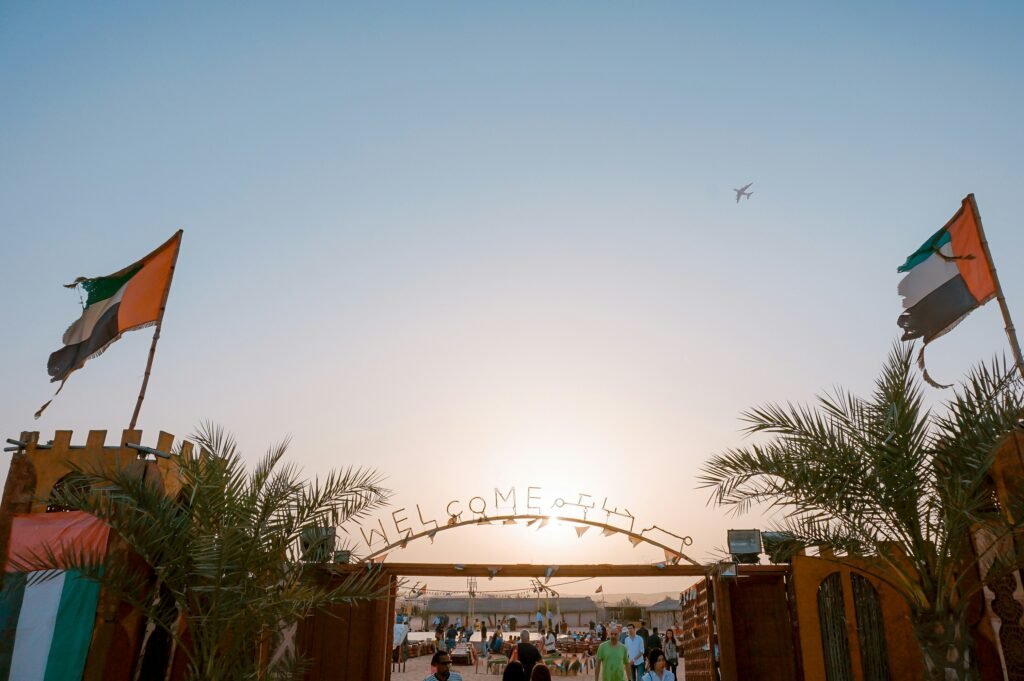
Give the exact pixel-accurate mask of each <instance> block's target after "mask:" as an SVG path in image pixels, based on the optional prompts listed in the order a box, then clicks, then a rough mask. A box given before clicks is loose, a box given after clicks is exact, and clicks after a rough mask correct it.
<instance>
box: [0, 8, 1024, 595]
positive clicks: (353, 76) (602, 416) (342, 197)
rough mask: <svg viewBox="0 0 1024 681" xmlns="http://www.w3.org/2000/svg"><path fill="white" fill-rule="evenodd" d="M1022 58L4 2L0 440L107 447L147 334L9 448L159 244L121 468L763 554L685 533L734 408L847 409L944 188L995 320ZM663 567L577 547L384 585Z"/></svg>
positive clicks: (736, 32)
mask: <svg viewBox="0 0 1024 681" xmlns="http://www.w3.org/2000/svg"><path fill="white" fill-rule="evenodd" d="M893 5H896V6H893ZM1022 34H1024V7H1022V6H1021V5H1020V4H1019V3H1010V2H1004V3H976V4H973V5H972V6H971V7H970V8H969V9H965V8H964V6H963V5H962V4H961V3H953V2H928V3H924V2H921V3H873V2H869V3H856V4H852V3H851V4H850V6H847V7H829V6H825V5H823V4H822V3H788V2H779V3H767V4H766V3H728V4H714V3H711V4H708V3H673V2H653V1H652V2H644V3H612V2H590V3H578V2H564V3H540V2H519V3H491V2H481V3H455V2H439V3H416V2H404V3H403V2H395V3H387V4H386V5H382V4H380V3H287V4H279V3H253V4H245V5H243V4H239V3H173V4H163V5H157V4H156V3H102V4H100V5H98V6H88V5H86V4H82V3H17V4H16V3H10V2H4V3H0V92H2V95H0V97H2V102H3V104H2V106H0V250H2V253H3V254H4V270H5V273H6V281H7V285H6V286H5V287H4V292H3V293H2V294H0V313H2V319H3V320H4V328H5V333H3V334H2V336H0V357H2V359H0V378H2V382H3V385H4V388H5V389H4V390H3V391H2V392H0V431H2V434H3V436H4V437H12V436H16V435H17V434H18V433H20V432H21V431H24V430H38V431H40V432H41V433H42V435H41V437H42V439H43V440H46V439H49V438H50V437H52V432H53V431H54V430H56V429H72V430H74V431H75V436H74V439H73V441H74V442H82V441H84V439H85V432H86V431H88V430H89V429H106V430H108V431H110V432H111V434H110V435H109V436H108V437H109V438H110V440H115V439H116V438H117V434H118V433H119V432H120V430H121V429H122V428H125V427H127V424H128V420H129V418H130V415H131V411H132V408H133V407H134V403H135V399H136V396H137V394H138V390H139V385H140V383H141V379H142V374H143V370H144V366H145V361H146V354H147V352H148V349H149V344H150V338H151V334H150V332H149V331H138V332H133V333H130V334H128V335H126V336H125V337H124V338H123V339H122V340H120V341H119V342H118V343H117V344H116V345H114V346H113V347H112V348H111V349H110V350H109V351H108V352H107V353H106V354H104V355H103V356H102V357H99V358H97V359H94V360H92V361H90V362H89V363H88V364H87V365H86V366H85V368H84V369H83V370H81V371H79V372H77V373H75V374H74V375H73V376H72V377H71V379H70V380H69V381H68V383H67V386H66V387H65V389H64V391H63V392H62V393H61V395H60V396H59V397H58V398H57V399H56V400H55V401H54V403H53V405H52V406H51V407H50V408H49V410H48V411H47V412H46V414H45V415H44V416H43V417H42V418H41V419H40V420H38V421H33V419H32V414H33V413H34V412H35V410H36V409H37V408H38V406H39V405H40V404H42V403H43V402H45V401H46V400H47V399H49V398H50V396H51V394H52V390H53V388H54V386H52V385H50V384H49V383H48V377H47V375H46V368H45V367H46V359H47V356H48V355H49V353H50V352H52V351H54V350H56V349H57V348H58V347H59V344H60V338H61V334H62V333H63V331H64V329H65V328H66V327H67V325H69V324H70V323H71V322H72V321H73V320H74V319H75V318H77V316H78V314H79V310H80V307H79V302H78V296H77V295H76V294H75V293H74V292H71V291H68V290H66V289H64V288H62V287H61V285H62V284H65V283H67V282H69V281H71V280H73V279H74V278H75V277H78V276H97V275H104V274H108V273H111V272H114V271H116V270H118V269H120V268H122V267H124V266H125V265H127V264H129V263H131V262H133V261H134V260H136V259H138V258H140V257H141V256H142V255H144V254H145V253H147V252H149V251H150V250H152V249H153V248H155V247H156V246H157V245H159V244H160V243H162V242H163V241H164V240H166V239H167V238H168V237H169V236H170V235H171V234H172V233H173V232H174V231H175V230H177V229H179V228H182V229H184V239H183V244H182V250H181V255H180V258H179V261H178V268H177V273H176V275H175V279H174V284H173V287H172V290H171V293H170V298H169V301H168V307H167V312H166V317H165V321H164V325H163V331H162V336H161V340H160V345H159V348H158V352H157V356H156V361H155V365H154V369H153V376H152V379H151V381H150V384H149V390H148V394H147V397H146V402H145V405H144V407H143V410H142V415H141V419H140V427H141V428H142V429H143V430H144V437H143V440H144V443H145V444H153V443H155V439H156V433H157V431H159V430H165V431H168V432H172V433H175V434H176V435H179V436H186V435H188V434H189V433H191V432H193V431H194V430H195V428H196V426H197V425H198V424H200V423H201V422H202V421H204V420H210V421H214V422H216V423H219V424H222V425H223V426H225V427H226V428H228V429H229V430H231V431H232V432H234V433H235V434H236V436H237V437H238V439H239V441H240V442H241V444H242V446H243V448H244V450H245V451H246V453H247V458H248V460H250V461H255V460H256V458H257V457H258V456H260V455H261V454H262V453H263V451H264V450H265V449H266V448H267V447H268V446H270V445H272V444H274V443H276V442H278V441H280V440H281V439H282V438H284V437H286V436H289V435H290V436H291V438H292V444H291V449H290V460H291V461H293V462H295V463H297V464H299V465H301V466H302V467H303V470H304V471H305V472H306V473H307V474H308V475H309V476H310V477H313V476H316V475H322V474H323V473H325V472H326V471H328V470H330V469H332V468H338V467H344V466H366V467H373V468H375V469H377V470H378V471H379V472H380V473H381V474H382V475H384V476H386V478H387V480H386V484H387V486H388V487H389V488H390V489H392V490H393V496H392V506H391V507H390V508H389V509H387V510H386V511H383V512H382V513H381V514H379V517H380V518H382V519H383V521H387V522H391V516H390V513H392V512H393V511H395V510H398V509H403V508H404V509H407V510H411V511H410V513H415V510H413V509H415V507H416V505H417V504H418V505H419V506H420V508H421V509H422V510H423V512H424V514H425V515H427V516H429V515H430V512H434V513H435V514H438V515H441V514H443V511H444V507H445V505H446V504H447V503H448V502H449V501H451V500H462V501H463V502H466V501H468V499H470V498H471V497H473V496H477V495H479V496H482V497H484V498H488V495H490V497H491V498H493V494H494V491H493V490H494V489H495V488H501V489H507V488H508V487H510V486H515V487H516V488H517V489H522V490H524V491H525V489H526V488H527V487H528V486H539V487H541V488H542V489H543V494H545V495H547V498H549V499H555V498H558V497H559V496H560V495H576V494H578V493H587V494H590V495H592V496H593V497H595V498H597V499H598V500H603V499H607V504H608V506H614V507H616V508H623V509H626V508H628V509H629V510H630V512H631V513H632V514H633V515H634V516H635V517H636V521H635V522H636V523H637V524H638V526H640V527H647V526H650V525H653V524H657V525H658V526H659V527H662V528H666V529H668V530H670V531H671V532H673V533H675V534H679V535H684V536H689V537H691V538H692V541H693V545H692V546H691V547H689V549H688V553H689V554H690V555H692V556H693V557H694V558H695V559H696V560H698V561H707V560H716V559H717V557H716V555H715V554H716V550H717V549H718V548H720V547H722V546H723V545H724V542H725V532H726V530H727V529H728V528H737V527H738V528H747V527H764V526H766V525H767V522H768V520H767V519H766V518H764V517H763V516H762V515H761V514H760V512H758V513H753V514H749V515H747V516H742V517H739V518H735V517H731V516H730V515H729V514H728V513H727V512H726V511H724V510H722V509H718V508H714V507H711V506H709V505H708V503H707V502H708V494H707V492H706V490H698V489H697V488H696V481H697V476H698V474H699V469H700V466H701V464H702V463H703V462H704V461H706V460H707V459H708V457H709V456H711V455H713V454H714V453H716V452H721V451H723V450H724V449H726V448H730V447H736V446H741V445H742V444H743V443H744V439H743V434H742V432H741V423H740V421H739V420H738V416H739V414H740V413H741V412H742V411H743V410H744V409H747V408H749V407H752V406H755V405H758V404H763V403H766V402H771V401H781V402H785V401H807V400H809V399H811V398H813V396H814V395H815V394H817V393H820V392H821V391H823V390H827V389H829V388H831V387H832V386H835V385H841V386H845V387H847V388H850V389H852V390H854V391H858V392H862V393H863V392H865V391H868V390H870V388H871V384H872V380H873V378H874V376H876V375H877V372H878V370H879V368H880V367H881V364H882V362H883V360H884V358H885V356H886V354H887V352H888V350H889V348H890V346H891V344H892V343H893V342H894V341H895V340H896V339H897V338H898V335H899V333H898V332H899V330H898V329H897V327H896V323H895V321H896V317H897V316H898V314H899V312H900V302H899V297H898V296H897V295H896V284H897V282H898V279H899V277H898V275H897V273H896V267H897V266H898V265H899V264H901V263H902V262H903V260H904V259H905V258H906V256H907V255H908V254H909V253H911V252H912V251H913V250H915V249H916V248H917V247H918V246H919V245H920V244H921V243H922V242H923V241H924V240H925V239H926V238H927V237H928V236H930V235H931V234H932V233H933V232H934V231H935V230H936V229H938V228H939V227H941V226H942V225H943V224H944V223H945V222H946V220H948V218H949V217H951V216H952V214H953V213H954V212H955V211H956V209H957V208H958V206H959V204H960V200H961V199H962V198H963V197H964V196H965V195H966V194H967V193H969V192H974V193H975V195H976V197H977V200H978V204H979V207H980V211H981V215H982V218H983V220H984V225H985V229H986V231H987V233H988V238H989V241H990V243H991V246H992V250H993V253H994V259H995V263H996V266H997V267H998V268H999V275H1000V278H1001V280H1002V284H1003V288H1004V290H1005V294H1006V298H1007V300H1008V301H1009V306H1010V309H1011V312H1013V313H1015V314H1017V316H1018V320H1017V323H1018V325H1020V324H1024V273H1022V272H1021V270H1020V269H1019V268H1017V267H1015V261H1014V255H1015V254H1019V253H1020V252H1021V251H1022V249H1024V230H1022V228H1021V222H1020V219H1019V218H1018V217H1015V216H1014V210H1015V208H1014V206H1015V205H1016V204H1017V202H1018V196H1019V193H1020V186H1021V182H1022V179H1024V178H1022V173H1021V169H1020V159H1021V158H1022V157H1024V135H1022V133H1021V128H1020V123H1019V119H1020V111H1021V110H1022V109H1024V87H1021V86H1022V84H1024V83H1022V80H1021V76H1020V73H1019V68H1020V64H1021V63H1022V61H1024V43H1022V42H1021V41H1020V39H1019V38H1020V35H1022ZM748 182H753V183H754V185H753V187H752V188H751V189H752V190H753V192H754V193H753V196H752V197H751V198H750V199H749V200H748V199H744V200H743V202H742V203H741V204H739V205H737V204H736V202H735V200H734V194H733V191H732V188H734V187H739V186H742V185H743V184H746V183H748ZM1002 327H1003V324H1002V320H1001V317H1000V315H999V311H998V308H997V307H996V306H995V304H990V305H988V306H986V307H984V308H982V309H980V310H978V311H976V312H975V313H974V314H973V315H971V317H970V318H969V319H968V320H967V321H966V322H965V323H964V324H962V325H961V326H960V327H959V328H958V329H957V330H956V331H955V332H954V333H952V334H950V335H949V336H947V337H945V338H943V339H941V341H938V342H936V343H935V344H934V345H932V346H930V348H929V353H928V362H929V370H930V371H931V373H932V374H933V375H934V376H935V377H936V378H938V379H939V380H947V381H948V380H950V379H955V378H956V377H957V376H959V375H961V374H962V373H963V372H964V371H966V370H967V369H968V368H969V367H970V366H971V365H972V364H974V363H976V362H978V361H981V360H986V359H988V358H990V357H992V356H993V355H995V354H1001V353H1005V352H1007V343H1006V337H1005V335H1004V333H1003V330H1002ZM928 395H929V399H930V400H933V401H935V402H938V401H940V400H941V399H942V397H943V395H942V394H941V393H939V392H937V391H933V390H931V389H929V392H928ZM7 465H8V462H7V460H6V459H5V460H2V461H0V475H6V469H7ZM599 503H600V502H599ZM352 531H353V534H354V535H358V530H356V529H353V530H352ZM660 559H661V552H660V550H658V549H655V548H651V547H646V546H643V545H641V546H639V547H637V548H632V547H631V545H630V543H629V542H628V541H627V540H626V539H624V538H622V537H620V536H612V537H603V536H600V534H599V533H598V532H596V531H591V532H589V533H588V534H587V535H584V536H583V537H582V538H579V539H577V537H576V533H575V531H574V530H573V528H572V527H571V526H561V527H559V526H550V527H546V528H543V529H540V530H537V529H535V528H529V529H527V528H523V527H495V526H491V527H479V528H470V529H464V530H458V531H453V532H450V533H447V534H443V535H438V536H437V537H436V539H435V542H434V543H433V544H431V543H430V542H428V541H421V542H414V543H412V544H410V545H409V547H408V548H407V549H405V550H404V551H402V552H401V555H398V554H395V555H392V556H390V557H389V560H401V561H424V562H442V563H446V562H495V563H516V562H530V563H538V564H558V563H562V564H569V563H589V562H609V563H644V562H653V561H657V560H660ZM506 581H508V582H511V581H512V580H506ZM626 581H628V580H626ZM665 581H666V583H668V582H671V580H665ZM645 584H646V582H645ZM673 584H674V582H673V583H672V584H670V585H669V586H668V587H666V588H672V586H673ZM634 586H636V585H630V584H622V585H618V586H617V587H616V589H617V590H620V591H628V590H636V589H633V588H632V587H634ZM515 587H516V585H510V584H504V583H503V586H502V588H515ZM648 590H661V589H660V588H659V589H648Z"/></svg>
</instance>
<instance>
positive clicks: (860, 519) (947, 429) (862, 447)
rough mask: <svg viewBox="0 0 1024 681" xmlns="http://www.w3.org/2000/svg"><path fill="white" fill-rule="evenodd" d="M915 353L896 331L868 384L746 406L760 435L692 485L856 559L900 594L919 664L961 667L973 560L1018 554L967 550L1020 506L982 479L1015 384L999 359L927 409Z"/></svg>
mask: <svg viewBox="0 0 1024 681" xmlns="http://www.w3.org/2000/svg"><path fill="white" fill-rule="evenodd" d="M912 355H913V346H912V345H910V344H902V345H901V344H895V345H894V346H893V348H892V351H891V352H890V354H889V357H888V360H887V362H886V363H885V366H884V368H883V370H882V374H881V376H880V377H879V378H878V379H877V380H876V382H875V389H874V392H873V394H872V395H871V396H870V397H868V398H861V397H858V396H856V395H853V394H851V393H850V392H847V391H844V390H841V389H835V390H834V391H833V392H832V393H829V394H825V395H822V396H819V397H818V398H817V402H816V404H814V405H813V406H804V405H792V404H787V405H777V404H770V405H768V406H764V407H760V408H756V409H752V410H750V411H748V412H745V413H744V414H743V416H742V419H743V421H745V423H746V427H745V431H746V432H747V433H748V434H751V435H753V434H763V435H766V436H767V437H765V438H764V440H763V442H762V443H758V444H751V445H749V446H747V447H744V448H741V449H733V450H729V451H726V452H725V453H722V454H718V455H716V456H714V457H712V458H711V459H710V460H709V461H708V462H707V463H706V464H705V465H704V467H703V470H702V474H701V476H700V477H699V486H700V487H704V488H711V490H712V497H711V502H712V503H715V504H718V505H722V506H727V507H731V508H733V510H734V511H736V512H737V513H742V512H745V511H747V510H748V509H750V508H751V506H752V504H755V503H759V504H767V505H768V506H769V507H770V508H775V509H776V510H778V511H780V513H779V517H780V518H781V520H780V521H779V522H778V523H777V525H778V526H777V527H776V528H775V529H778V530H780V531H782V532H786V533H788V534H789V535H791V536H792V537H793V540H794V545H795V547H797V548H801V547H811V546H817V547H820V548H823V549H827V550H826V551H824V552H823V554H822V555H823V556H827V555H829V553H830V552H835V553H836V554H839V555H840V556H842V555H845V556H850V557H857V558H862V559H864V561H863V563H864V564H866V565H867V566H868V567H867V568H866V570H867V571H869V572H870V573H872V574H874V575H875V576H876V577H878V578H879V579H881V580H883V581H884V582H886V583H888V584H889V585H890V586H892V587H893V588H894V589H895V590H896V591H897V592H898V593H899V594H900V596H901V597H902V598H903V599H904V600H905V601H906V603H907V604H908V605H909V606H910V611H911V617H912V619H913V624H914V630H915V635H916V637H917V640H918V642H919V644H920V647H921V652H922V654H923V656H924V661H925V669H926V671H927V674H928V675H929V678H931V679H943V680H946V679H959V680H964V679H968V678H971V676H972V674H974V671H973V670H972V663H971V659H970V655H969V652H970V648H971V639H970V634H969V632H968V629H967V624H966V620H965V614H966V609H967V605H968V602H969V601H970V599H971V597H972V596H974V595H975V594H976V593H977V592H978V591H979V590H980V588H981V584H980V580H978V579H977V574H976V573H977V563H978V562H979V561H980V560H985V561H986V563H987V561H989V560H995V565H994V569H999V568H1000V567H1002V569H1012V564H1013V563H1015V562H1018V561H1019V559H1020V556H1017V557H1016V558H1013V557H1010V559H1009V560H1007V559H1006V557H1005V556H1002V555H994V554H995V553H996V552H994V551H991V550H990V549H985V550H983V551H981V552H977V551H974V550H972V536H973V532H974V531H976V530H977V529H979V528H982V527H985V528H986V530H987V531H990V532H992V533H993V534H994V536H995V537H996V538H997V539H998V538H1000V537H1007V536H1008V534H1009V533H1011V532H1013V531H1014V530H1015V529H1017V527H1019V525H1017V526H1015V525H1014V524H1013V521H1012V519H1014V518H1015V519H1017V523H1019V522H1020V519H1021V518H1022V517H1024V516H1022V515H1021V513H1020V510H1021V509H1017V508H1014V509H1006V508H1000V506H999V504H998V503H997V502H996V500H995V498H994V496H993V493H992V491H991V486H990V481H989V479H988V473H989V467H990V465H991V463H992V460H993V456H994V450H995V448H996V446H997V445H998V444H999V443H1000V441H1002V440H1003V439H1004V438H1005V437H1007V435H1008V434H1010V433H1011V432H1012V430H1013V429H1014V428H1015V427H1017V426H1018V423H1019V419H1020V418H1021V415H1022V413H1024V392H1022V386H1021V381H1020V377H1019V376H1018V375H1017V374H1016V373H1015V372H1014V370H1013V368H1012V367H1008V366H1007V365H1006V363H1005V362H1000V361H995V362H992V363H991V365H989V366H979V367H977V368H975V369H973V370H972V371H971V372H970V373H969V374H968V375H967V376H966V378H965V379H964V380H963V381H962V382H961V383H960V384H959V386H957V387H956V388H955V389H954V392H953V396H952V398H951V399H949V400H948V401H947V402H946V403H945V404H944V405H943V408H941V409H939V410H936V411H932V410H929V409H927V408H926V407H925V405H924V403H923V395H922V391H921V386H920V382H919V381H918V380H917V379H916V378H915V375H914V372H913V369H912V365H911V357H912ZM1022 501H1024V500H1022ZM999 543H1000V542H998V541H993V542H992V544H991V546H992V547H995V546H997V545H999ZM1005 544H1006V542H1003V545H1005ZM841 559H842V558H841V557H840V558H837V560H841ZM990 574H991V573H990Z"/></svg>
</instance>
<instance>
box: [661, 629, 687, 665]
mask: <svg viewBox="0 0 1024 681" xmlns="http://www.w3.org/2000/svg"><path fill="white" fill-rule="evenodd" d="M664 650H665V663H666V664H667V665H668V668H669V671H671V672H672V674H673V675H674V676H678V675H679V672H678V671H676V670H677V669H678V668H679V647H678V645H677V644H676V632H675V631H674V630H673V629H672V627H669V628H668V629H666V630H665V647H664ZM683 676H686V671H685V670H684V671H683Z"/></svg>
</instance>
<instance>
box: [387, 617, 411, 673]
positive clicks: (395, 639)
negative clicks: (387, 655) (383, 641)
mask: <svg viewBox="0 0 1024 681" xmlns="http://www.w3.org/2000/svg"><path fill="white" fill-rule="evenodd" d="M408 635H409V625H408V624H406V623H405V622H404V621H403V620H402V616H401V615H398V616H397V617H395V626H394V627H392V628H391V650H392V651H394V650H395V649H396V648H398V649H399V650H398V653H397V656H396V657H395V659H397V660H398V661H399V662H404V661H405V645H404V644H405V637H406V636H408Z"/></svg>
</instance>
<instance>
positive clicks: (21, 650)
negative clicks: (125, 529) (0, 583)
mask: <svg viewBox="0 0 1024 681" xmlns="http://www.w3.org/2000/svg"><path fill="white" fill-rule="evenodd" d="M108 535H109V528H108V527H107V526H106V525H105V524H103V523H102V522H100V521H99V520H97V519H96V518H95V517H93V516H91V515H89V514H87V513H82V512H80V511H76V512H71V513H34V514H25V515H15V516H14V521H13V523H12V526H11V539H10V545H9V550H8V558H9V560H8V562H7V566H6V573H5V575H4V587H3V592H2V593H0V680H2V681H7V680H8V679H10V681H72V680H74V681H79V680H80V679H81V678H82V673H83V671H84V670H85V661H86V657H87V655H88V653H89V642H90V641H91V640H92V632H93V626H94V624H95V622H96V605H97V602H98V600H99V585H98V584H97V583H96V582H93V581H91V580H87V579H85V578H83V577H82V576H81V575H80V574H79V573H78V572H76V571H74V570H52V571H50V572H51V574H50V575H48V577H49V578H48V579H45V580H40V579H39V577H40V575H39V574H38V573H31V572H29V573H25V572H16V571H14V570H15V567H14V566H12V561H11V560H10V559H13V562H14V563H17V562H19V561H30V560H32V558H31V557H32V556H37V557H40V558H42V557H43V556H44V555H45V554H44V553H43V547H49V549H50V550H51V551H52V552H53V555H54V556H55V557H56V558H57V564H58V565H61V564H62V563H63V553H64V551H66V550H69V549H71V550H73V551H74V552H75V553H76V555H77V554H78V553H79V552H80V551H87V552H89V553H93V554H94V555H98V556H102V555H103V552H105V551H106V547H107V538H108Z"/></svg>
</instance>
